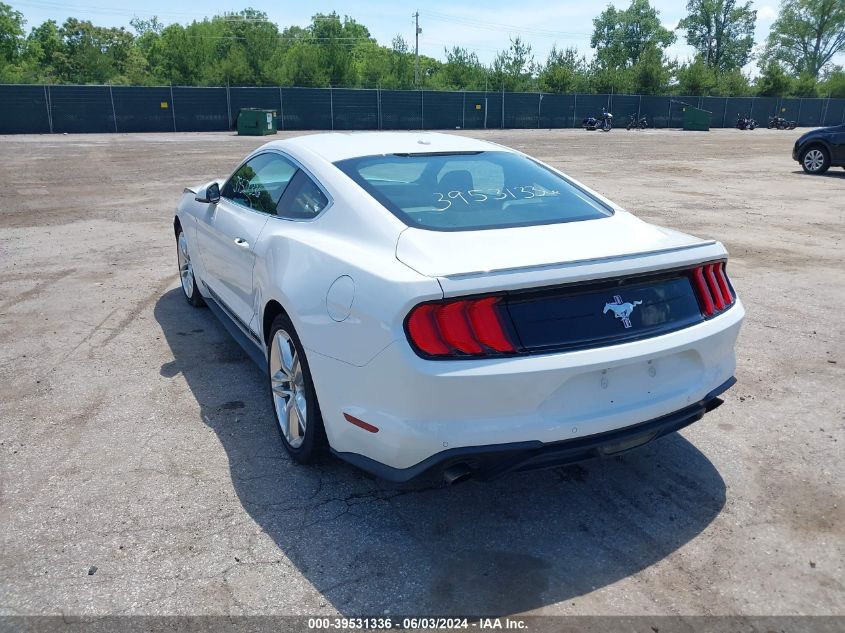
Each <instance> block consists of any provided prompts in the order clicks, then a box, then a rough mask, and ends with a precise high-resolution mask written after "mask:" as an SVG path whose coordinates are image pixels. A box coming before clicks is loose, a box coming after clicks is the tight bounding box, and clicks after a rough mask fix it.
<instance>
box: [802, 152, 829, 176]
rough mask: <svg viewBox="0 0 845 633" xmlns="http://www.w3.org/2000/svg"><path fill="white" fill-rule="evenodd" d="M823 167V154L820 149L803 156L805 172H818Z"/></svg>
mask: <svg viewBox="0 0 845 633" xmlns="http://www.w3.org/2000/svg"><path fill="white" fill-rule="evenodd" d="M822 165H824V154H823V153H822V151H821V150H820V149H811V150H810V151H809V152H807V153H806V154H804V167H806V168H807V171H819V170H820V169H821V168H822Z"/></svg>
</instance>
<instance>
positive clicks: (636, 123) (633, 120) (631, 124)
mask: <svg viewBox="0 0 845 633" xmlns="http://www.w3.org/2000/svg"><path fill="white" fill-rule="evenodd" d="M647 127H648V120H647V119H646V118H645V117H640V118H639V119H637V117H636V116H634V115H633V114H631V115H628V125H626V126H625V129H626V130H630V129H631V128H636V129H638V130H644V129H646V128H647Z"/></svg>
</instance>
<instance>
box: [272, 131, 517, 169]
mask: <svg viewBox="0 0 845 633" xmlns="http://www.w3.org/2000/svg"><path fill="white" fill-rule="evenodd" d="M265 147H275V148H278V149H280V150H282V151H284V150H296V149H302V150H305V151H308V152H311V153H313V154H317V155H318V156H320V157H321V158H323V159H324V160H327V161H329V162H331V163H334V162H336V161H339V160H344V159H347V158H356V157H360V156H377V155H382V154H406V153H407V154H420V153H429V152H483V151H503V150H504V151H508V150H507V148H505V147H502V146H501V145H497V144H495V143H488V142H486V141H480V140H478V139H474V138H470V137H467V136H458V135H457V134H442V133H438V132H423V131H420V132H330V133H323V134H307V135H303V136H296V137H294V138H288V139H284V140H280V141H271V142H270V143H268V144H267V145H266V146H265Z"/></svg>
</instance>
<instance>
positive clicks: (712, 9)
mask: <svg viewBox="0 0 845 633" xmlns="http://www.w3.org/2000/svg"><path fill="white" fill-rule="evenodd" d="M687 11H688V12H689V13H688V15H687V17H685V18H684V19H683V20H681V21H680V23H679V24H678V28H679V29H685V30H686V32H687V43H688V44H689V45H690V46H693V47H694V48H695V49H696V50H697V51H698V54H699V55H700V56H701V59H702V60H703V62H704V64H705V65H706V66H707V67H708V68H711V69H714V70H716V71H717V72H720V71H725V70H733V69H736V68H742V67H743V66H745V65H746V64H747V63H748V60H749V59H750V57H751V49H752V48H753V46H754V24H755V22H756V21H757V12H756V11H754V10H753V9H752V8H751V2H746V3H745V4H742V5H737V2H736V0H689V2H687Z"/></svg>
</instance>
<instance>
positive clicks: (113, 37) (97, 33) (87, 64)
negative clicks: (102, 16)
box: [58, 18, 134, 84]
mask: <svg viewBox="0 0 845 633" xmlns="http://www.w3.org/2000/svg"><path fill="white" fill-rule="evenodd" d="M59 36H60V37H61V38H62V40H63V42H64V48H65V51H64V54H63V56H62V58H61V60H59V64H58V66H59V68H58V75H59V77H58V78H59V79H60V80H61V81H66V82H68V83H100V84H104V83H107V82H109V81H111V80H112V78H114V77H115V76H118V75H123V74H124V73H125V72H126V70H127V68H128V62H129V60H130V51H131V49H132V45H133V40H134V38H133V36H132V34H131V33H129V32H128V31H126V29H124V28H122V27H121V28H106V27H102V26H94V25H93V24H92V23H91V22H89V21H88V20H84V21H80V20H77V19H76V18H68V19H67V20H65V23H64V24H62V26H61V28H60V29H59Z"/></svg>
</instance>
